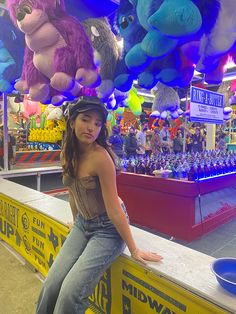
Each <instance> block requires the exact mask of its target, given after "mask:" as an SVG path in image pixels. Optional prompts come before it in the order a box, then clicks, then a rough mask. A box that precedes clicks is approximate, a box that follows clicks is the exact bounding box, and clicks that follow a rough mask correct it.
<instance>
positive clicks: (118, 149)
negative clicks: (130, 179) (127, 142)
mask: <svg viewBox="0 0 236 314" xmlns="http://www.w3.org/2000/svg"><path fill="white" fill-rule="evenodd" d="M108 141H109V143H110V144H111V148H112V150H113V152H114V153H115V154H116V155H117V156H118V157H119V158H123V156H124V151H123V144H124V139H123V137H122V136H121V135H120V127H119V126H118V125H115V126H113V128H112V135H111V136H110V137H109V139H108Z"/></svg>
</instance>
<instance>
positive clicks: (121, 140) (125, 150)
mask: <svg viewBox="0 0 236 314" xmlns="http://www.w3.org/2000/svg"><path fill="white" fill-rule="evenodd" d="M184 133H186V134H185V136H186V144H185V151H186V152H192V153H196V152H202V151H203V150H204V149H205V148H206V129H205V128H204V127H202V126H200V125H199V124H195V125H194V124H193V125H192V126H191V127H188V128H185V127H183V126H181V127H180V128H179V129H178V130H177V132H176V135H175V136H174V138H172V135H171V132H170V124H169V122H168V121H165V122H164V123H163V125H162V127H161V128H160V127H156V128H155V129H154V130H152V131H151V130H149V129H148V126H147V124H143V125H142V126H141V127H140V129H135V127H134V126H130V127H129V129H128V131H127V133H126V134H123V133H121V129H120V127H119V126H117V125H116V126H114V127H113V128H112V135H111V136H110V137H109V142H110V144H111V147H112V149H113V151H114V152H115V153H116V155H117V156H118V157H120V158H123V157H126V158H130V157H135V156H137V155H151V154H154V155H157V154H159V153H164V154H168V153H171V152H174V153H181V152H183V150H184ZM226 137H227V136H226V133H225V132H224V131H222V130H220V129H219V130H218V131H217V133H216V149H226V142H227V139H226Z"/></svg>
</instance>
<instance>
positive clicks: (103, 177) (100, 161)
mask: <svg viewBox="0 0 236 314" xmlns="http://www.w3.org/2000/svg"><path fill="white" fill-rule="evenodd" d="M98 155H99V156H98ZM98 155H97V156H96V158H95V159H96V161H95V169H96V172H97V175H98V177H99V181H100V184H101V189H102V195H103V199H104V203H105V206H106V210H107V214H108V216H109V218H110V220H111V222H112V223H113V224H114V226H115V227H116V229H117V231H118V232H119V234H120V235H121V237H122V239H123V240H124V242H125V243H126V244H127V246H128V249H129V251H130V253H131V255H132V257H133V258H135V259H136V260H138V261H140V262H142V263H145V260H148V261H160V260H161V259H162V257H161V256H160V255H158V254H156V253H151V252H145V251H142V250H140V249H138V247H137V246H136V243H135V241H134V239H133V236H132V234H131V229H130V226H129V222H128V219H127V218H126V216H125V213H124V211H123V209H122V207H121V205H120V201H119V197H118V194H117V187H116V172H115V167H114V164H113V161H112V160H111V158H110V156H109V154H108V153H107V152H106V151H105V150H104V151H101V152H99V153H98Z"/></svg>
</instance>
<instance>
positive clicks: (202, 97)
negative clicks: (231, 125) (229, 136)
mask: <svg viewBox="0 0 236 314" xmlns="http://www.w3.org/2000/svg"><path fill="white" fill-rule="evenodd" d="M223 108H224V95H222V94H219V93H215V92H211V91H209V90H206V89H202V88H198V87H194V86H192V87H191V89H190V121H192V122H201V123H213V124H223Z"/></svg>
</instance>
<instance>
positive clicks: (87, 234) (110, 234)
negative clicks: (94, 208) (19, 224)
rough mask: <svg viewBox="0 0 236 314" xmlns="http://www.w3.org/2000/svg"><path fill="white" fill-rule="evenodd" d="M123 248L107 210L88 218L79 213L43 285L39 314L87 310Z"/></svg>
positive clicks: (73, 312)
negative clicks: (91, 298) (100, 282)
mask: <svg viewBox="0 0 236 314" xmlns="http://www.w3.org/2000/svg"><path fill="white" fill-rule="evenodd" d="M122 207H123V206H122ZM123 209H124V207H123ZM124 248H125V244H124V241H123V240H122V239H121V237H120V235H119V233H118V231H117V230H116V228H115V226H114V225H113V224H112V223H111V221H110V220H109V218H108V216H107V214H106V213H103V214H101V215H100V216H98V217H96V218H93V219H89V220H85V219H84V218H83V217H81V216H80V215H77V217H76V220H75V224H74V226H73V228H72V229H71V231H70V233H69V235H68V237H67V239H66V241H65V242H64V244H63V246H62V248H61V249H60V251H59V253H58V256H57V258H56V259H55V262H54V263H53V265H52V267H51V268H50V270H49V273H48V276H47V278H46V280H45V282H44V284H43V288H42V291H41V293H40V296H39V300H38V304H37V310H36V313H37V314H52V313H54V314H67V313H68V314H82V313H85V310H86V309H87V308H88V306H89V301H88V297H89V296H90V295H91V294H92V293H93V291H94V289H95V287H96V285H97V283H98V282H99V279H100V277H101V276H102V275H103V273H104V272H105V271H106V269H107V268H108V267H109V266H110V265H111V263H112V262H113V261H114V260H115V259H116V258H117V257H118V256H119V255H120V254H121V253H122V252H123V250H124Z"/></svg>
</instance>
